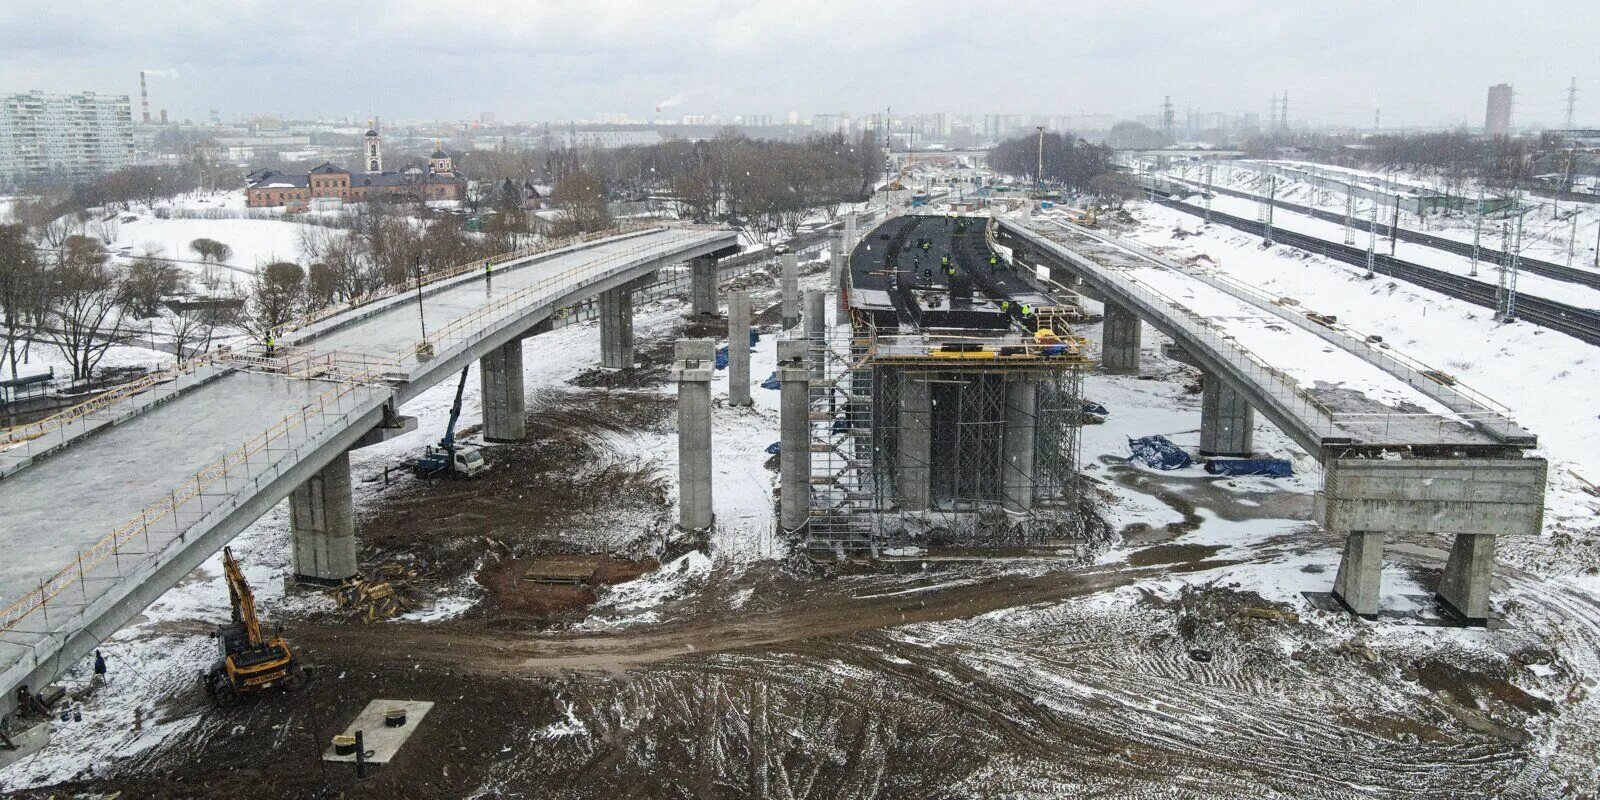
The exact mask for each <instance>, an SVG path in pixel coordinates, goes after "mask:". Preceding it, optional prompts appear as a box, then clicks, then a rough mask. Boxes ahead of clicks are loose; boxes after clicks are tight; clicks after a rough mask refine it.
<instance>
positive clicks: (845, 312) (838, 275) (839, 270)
mask: <svg viewBox="0 0 1600 800" xmlns="http://www.w3.org/2000/svg"><path fill="white" fill-rule="evenodd" d="M828 251H829V252H830V253H832V254H833V261H832V263H831V265H830V266H829V269H831V270H832V273H831V277H832V283H831V284H829V285H830V286H831V287H832V288H833V302H834V308H835V310H836V312H837V313H835V314H834V318H833V322H834V324H835V325H844V324H846V323H848V322H849V321H850V306H849V302H850V293H849V292H847V291H845V284H846V283H848V280H847V276H846V274H845V268H844V265H845V249H844V234H843V233H836V234H834V235H833V238H832V239H830V240H829V245H828Z"/></svg>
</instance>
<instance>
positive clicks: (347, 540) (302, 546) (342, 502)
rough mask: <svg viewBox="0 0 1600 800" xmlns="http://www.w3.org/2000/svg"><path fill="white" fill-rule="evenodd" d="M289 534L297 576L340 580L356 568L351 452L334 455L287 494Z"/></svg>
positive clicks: (310, 580)
mask: <svg viewBox="0 0 1600 800" xmlns="http://www.w3.org/2000/svg"><path fill="white" fill-rule="evenodd" d="M289 537H290V539H291V540H292V547H293V554H292V561H293V567H294V576H295V579H296V580H297V581H303V582H306V583H320V584H336V583H339V582H340V581H343V580H344V579H346V578H349V577H351V576H353V575H355V574H356V518H355V503H354V501H353V500H352V498H351V495H350V453H349V452H348V451H347V452H342V453H340V454H339V455H337V456H334V458H333V460H332V461H329V462H328V463H327V464H326V465H325V466H323V468H322V469H320V470H318V471H317V474H315V475H313V476H311V478H310V479H309V480H307V481H306V482H305V483H302V484H300V486H298V487H297V488H295V490H294V491H292V492H290V494H289Z"/></svg>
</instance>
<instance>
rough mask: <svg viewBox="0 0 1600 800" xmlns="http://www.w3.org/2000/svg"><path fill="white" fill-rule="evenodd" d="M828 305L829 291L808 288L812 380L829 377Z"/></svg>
mask: <svg viewBox="0 0 1600 800" xmlns="http://www.w3.org/2000/svg"><path fill="white" fill-rule="evenodd" d="M827 306H828V293H827V292H824V291H822V290H821V289H807V290H806V313H805V323H806V341H807V342H809V343H810V344H811V380H814V381H820V380H823V379H824V378H826V377H827V372H826V369H827V360H826V358H827V351H826V347H827V341H828V329H827V319H828V318H827V313H828V312H827Z"/></svg>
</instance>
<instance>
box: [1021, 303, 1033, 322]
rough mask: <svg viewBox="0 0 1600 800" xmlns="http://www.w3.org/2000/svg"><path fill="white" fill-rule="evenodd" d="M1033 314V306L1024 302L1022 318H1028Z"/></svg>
mask: <svg viewBox="0 0 1600 800" xmlns="http://www.w3.org/2000/svg"><path fill="white" fill-rule="evenodd" d="M1031 316H1033V306H1030V305H1028V304H1027V303H1023V304H1022V318H1023V319H1027V318H1028V317H1031Z"/></svg>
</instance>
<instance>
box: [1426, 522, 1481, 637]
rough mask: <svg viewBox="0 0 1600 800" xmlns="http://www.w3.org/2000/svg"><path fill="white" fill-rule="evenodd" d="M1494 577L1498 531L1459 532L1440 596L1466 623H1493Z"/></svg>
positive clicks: (1440, 585) (1447, 563)
mask: <svg viewBox="0 0 1600 800" xmlns="http://www.w3.org/2000/svg"><path fill="white" fill-rule="evenodd" d="M1493 579H1494V534H1489V533H1458V534H1456V540H1455V542H1454V543H1453V544H1452V545H1451V546H1450V559H1449V560H1448V561H1446V562H1445V565H1444V577H1442V578H1440V579H1439V591H1438V599H1439V600H1440V602H1442V603H1444V605H1445V607H1446V608H1447V609H1448V610H1449V611H1450V612H1451V613H1452V614H1453V615H1455V616H1456V617H1457V618H1459V619H1460V620H1461V621H1462V622H1465V623H1467V624H1468V625H1486V624H1488V622H1489V582H1490V581H1491V580H1493Z"/></svg>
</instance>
